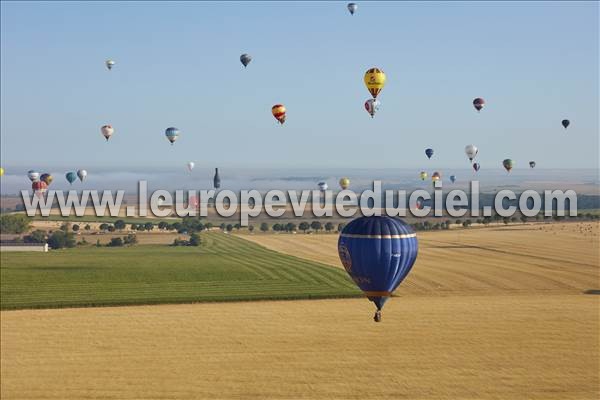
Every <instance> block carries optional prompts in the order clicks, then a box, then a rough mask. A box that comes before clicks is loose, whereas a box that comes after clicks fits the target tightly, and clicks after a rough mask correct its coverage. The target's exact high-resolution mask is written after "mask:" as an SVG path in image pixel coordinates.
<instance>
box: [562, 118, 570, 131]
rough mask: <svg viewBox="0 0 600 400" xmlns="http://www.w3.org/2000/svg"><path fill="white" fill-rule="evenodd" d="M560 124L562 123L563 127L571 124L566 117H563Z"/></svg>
mask: <svg viewBox="0 0 600 400" xmlns="http://www.w3.org/2000/svg"><path fill="white" fill-rule="evenodd" d="M561 124H562V126H564V128H565V129H567V128H568V127H569V125H570V124H571V121H569V120H568V119H563V120H562V122H561Z"/></svg>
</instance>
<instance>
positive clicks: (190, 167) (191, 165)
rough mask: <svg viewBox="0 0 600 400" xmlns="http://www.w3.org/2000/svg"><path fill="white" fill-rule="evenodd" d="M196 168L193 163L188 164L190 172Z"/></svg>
mask: <svg viewBox="0 0 600 400" xmlns="http://www.w3.org/2000/svg"><path fill="white" fill-rule="evenodd" d="M195 166H196V164H194V162H193V161H190V162H189V163H187V169H188V171H190V172H192V170H193V169H194V167H195Z"/></svg>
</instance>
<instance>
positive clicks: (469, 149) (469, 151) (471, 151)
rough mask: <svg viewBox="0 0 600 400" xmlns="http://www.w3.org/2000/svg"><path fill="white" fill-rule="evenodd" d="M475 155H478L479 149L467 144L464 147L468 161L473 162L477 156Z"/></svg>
mask: <svg viewBox="0 0 600 400" xmlns="http://www.w3.org/2000/svg"><path fill="white" fill-rule="evenodd" d="M477 153H479V149H478V148H477V146H475V145H472V144H468V145H466V146H465V154H466V155H467V157H468V158H469V161H473V159H474V158H475V157H476V156H477Z"/></svg>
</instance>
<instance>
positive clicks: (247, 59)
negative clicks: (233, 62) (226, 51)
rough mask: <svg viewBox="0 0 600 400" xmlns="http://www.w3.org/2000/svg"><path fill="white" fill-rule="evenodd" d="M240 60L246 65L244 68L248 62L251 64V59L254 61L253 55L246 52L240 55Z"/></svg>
mask: <svg viewBox="0 0 600 400" xmlns="http://www.w3.org/2000/svg"><path fill="white" fill-rule="evenodd" d="M240 61H241V62H242V64H243V65H244V68H246V67H247V66H248V64H250V61H252V57H250V55H249V54H246V53H244V54H242V55H241V56H240Z"/></svg>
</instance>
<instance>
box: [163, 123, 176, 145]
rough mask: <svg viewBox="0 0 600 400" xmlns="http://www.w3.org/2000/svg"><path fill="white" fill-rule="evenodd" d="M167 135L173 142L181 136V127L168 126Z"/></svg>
mask: <svg viewBox="0 0 600 400" xmlns="http://www.w3.org/2000/svg"><path fill="white" fill-rule="evenodd" d="M165 136H166V137H167V140H168V141H169V142H171V144H173V143H175V141H176V140H177V138H178V137H179V129H177V128H174V127H170V128H167V130H166V131H165Z"/></svg>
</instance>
